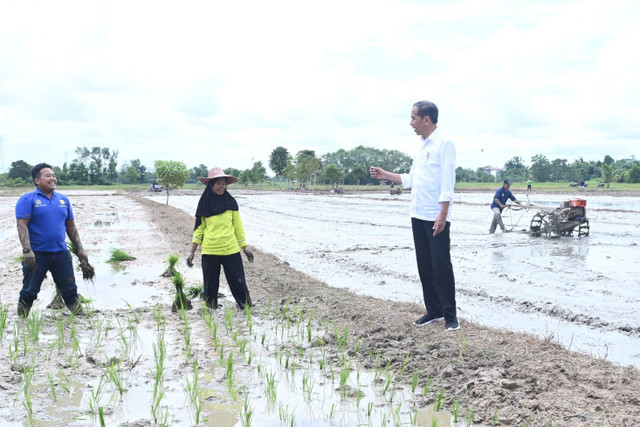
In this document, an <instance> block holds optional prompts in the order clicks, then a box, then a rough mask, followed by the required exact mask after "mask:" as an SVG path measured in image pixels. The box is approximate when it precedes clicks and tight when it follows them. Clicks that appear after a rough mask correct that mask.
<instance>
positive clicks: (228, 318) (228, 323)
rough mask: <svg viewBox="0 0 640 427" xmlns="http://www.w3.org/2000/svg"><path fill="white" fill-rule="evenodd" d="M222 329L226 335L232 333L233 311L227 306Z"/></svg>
mask: <svg viewBox="0 0 640 427" xmlns="http://www.w3.org/2000/svg"><path fill="white" fill-rule="evenodd" d="M224 328H225V330H226V331H227V335H229V333H230V332H232V331H233V309H232V308H231V307H229V306H227V307H226V308H225V309H224Z"/></svg>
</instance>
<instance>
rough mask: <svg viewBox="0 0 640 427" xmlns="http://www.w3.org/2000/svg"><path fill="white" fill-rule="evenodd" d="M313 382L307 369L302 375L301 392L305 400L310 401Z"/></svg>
mask: <svg viewBox="0 0 640 427" xmlns="http://www.w3.org/2000/svg"><path fill="white" fill-rule="evenodd" d="M314 383H315V382H314V381H313V378H312V376H311V372H310V370H309V369H307V371H306V372H305V373H304V374H303V375H302V392H303V393H304V394H305V396H306V397H307V399H311V393H313V387H314V385H315V384H314Z"/></svg>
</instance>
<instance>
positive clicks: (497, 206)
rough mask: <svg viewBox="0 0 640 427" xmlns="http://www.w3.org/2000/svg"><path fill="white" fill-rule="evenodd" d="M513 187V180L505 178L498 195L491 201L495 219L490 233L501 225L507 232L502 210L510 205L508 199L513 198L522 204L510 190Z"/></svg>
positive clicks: (497, 192)
mask: <svg viewBox="0 0 640 427" xmlns="http://www.w3.org/2000/svg"><path fill="white" fill-rule="evenodd" d="M510 188H511V181H509V180H508V179H505V180H504V182H503V185H502V187H500V188H498V191H496V195H495V196H493V203H491V210H492V211H493V220H492V221H491V228H489V234H493V233H495V232H496V228H497V227H498V225H500V228H501V229H502V232H505V231H506V230H505V228H504V223H503V222H502V210H503V209H504V208H506V207H508V205H507V204H506V203H507V199H511V200H512V201H514V202H515V203H517V204H520V202H519V201H518V200H516V197H515V196H514V195H513V194H512V193H511V191H509V189H510Z"/></svg>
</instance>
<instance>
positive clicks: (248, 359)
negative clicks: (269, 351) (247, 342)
mask: <svg viewBox="0 0 640 427" xmlns="http://www.w3.org/2000/svg"><path fill="white" fill-rule="evenodd" d="M251 360H253V353H251V352H249V353H248V355H247V365H251Z"/></svg>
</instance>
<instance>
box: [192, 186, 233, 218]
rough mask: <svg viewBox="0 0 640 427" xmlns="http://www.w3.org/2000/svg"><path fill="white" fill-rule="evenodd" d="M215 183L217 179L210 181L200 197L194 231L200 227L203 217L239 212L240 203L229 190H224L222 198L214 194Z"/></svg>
mask: <svg viewBox="0 0 640 427" xmlns="http://www.w3.org/2000/svg"><path fill="white" fill-rule="evenodd" d="M218 179H224V178H218ZM215 182H216V180H215V179H212V180H211V181H209V182H208V183H207V186H206V187H205V189H204V191H203V192H202V195H201V196H200V201H199V202H198V208H197V209H196V225H195V227H194V228H193V229H194V230H195V229H196V228H198V227H200V224H201V223H202V217H205V218H207V217H210V216H214V215H220V214H221V213H223V212H226V211H237V210H238V202H236V199H234V198H233V196H231V194H229V192H228V191H227V190H224V193H223V194H222V195H221V196H218V195H217V194H216V193H214V192H213V184H214V183H215Z"/></svg>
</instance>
